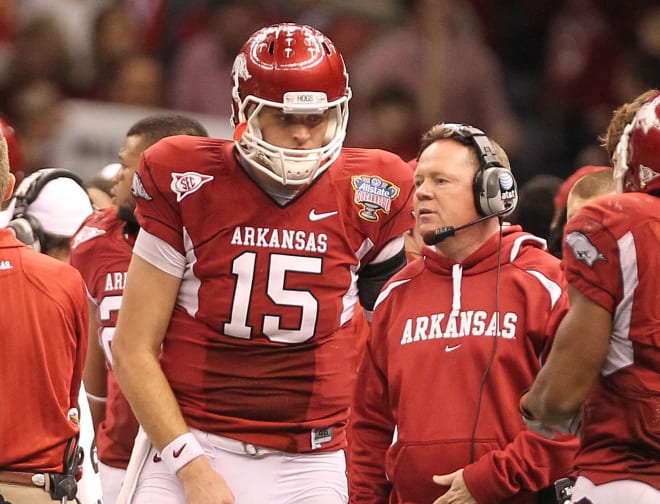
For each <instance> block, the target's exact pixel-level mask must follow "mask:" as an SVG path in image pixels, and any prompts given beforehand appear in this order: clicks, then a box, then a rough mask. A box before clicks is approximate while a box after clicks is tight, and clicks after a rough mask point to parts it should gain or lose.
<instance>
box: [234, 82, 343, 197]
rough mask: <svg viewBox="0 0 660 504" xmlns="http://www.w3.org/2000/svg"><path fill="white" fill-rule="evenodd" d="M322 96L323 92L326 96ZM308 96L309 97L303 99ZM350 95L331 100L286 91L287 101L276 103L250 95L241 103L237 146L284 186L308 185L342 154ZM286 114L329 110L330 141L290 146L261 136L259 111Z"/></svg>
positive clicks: (261, 170)
mask: <svg viewBox="0 0 660 504" xmlns="http://www.w3.org/2000/svg"><path fill="white" fill-rule="evenodd" d="M320 95H323V96H322V98H321V97H320ZM303 96H305V97H306V99H305V100H302V99H301V98H302V97H303ZM349 98H350V92H349V94H348V96H345V97H342V98H341V99H339V100H335V101H334V102H330V103H328V102H327V100H326V99H325V94H324V93H286V94H285V96H284V99H285V102H286V103H284V104H281V103H274V102H270V101H267V100H263V99H260V98H256V97H254V96H248V97H246V99H245V100H244V101H243V102H242V103H241V104H240V108H239V114H238V115H239V127H240V126H241V125H242V124H245V126H244V131H243V132H242V134H241V135H240V138H237V139H236V147H237V149H238V151H239V153H240V154H241V156H242V157H243V158H244V159H245V160H246V161H247V162H248V163H250V165H251V166H252V167H254V168H255V169H256V170H258V171H259V172H261V173H264V174H265V175H267V176H268V177H270V178H271V179H273V180H275V181H276V182H279V183H280V184H283V185H305V184H309V183H310V182H311V181H312V180H314V179H315V178H316V177H318V176H319V175H320V174H321V173H323V171H325V170H326V169H327V168H328V167H329V166H330V165H331V164H332V163H333V162H334V161H335V160H336V159H337V157H338V156H339V153H340V152H341V148H342V145H343V143H344V139H345V137H346V126H347V124H348V100H349ZM264 106H269V107H275V108H280V109H282V111H283V112H285V113H300V114H310V113H320V112H324V111H325V110H328V111H329V121H328V127H327V131H326V135H325V138H326V142H327V143H326V144H325V145H323V146H322V147H319V148H317V149H307V150H304V151H301V150H299V149H287V148H284V147H278V146H276V145H273V144H271V143H269V142H266V141H265V140H264V139H263V138H262V135H261V129H260V126H259V111H260V110H261V109H262V108H263V107H264Z"/></svg>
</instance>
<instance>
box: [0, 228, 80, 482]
mask: <svg viewBox="0 0 660 504" xmlns="http://www.w3.org/2000/svg"><path fill="white" fill-rule="evenodd" d="M0 291H2V293H3V298H2V302H1V303H0V335H1V336H0V356H1V358H2V365H0V390H1V391H2V392H1V393H0V394H1V403H0V448H1V449H0V468H2V469H3V470H11V471H26V472H42V471H54V472H62V471H63V462H64V452H65V449H66V447H67V443H68V442H69V440H70V439H71V438H73V437H74V436H75V435H76V434H77V433H78V431H79V429H78V425H77V424H76V423H74V422H73V421H71V420H69V415H68V413H69V409H70V408H74V407H77V405H78V392H79V390H80V382H81V380H82V370H83V366H84V364H85V355H86V353H87V321H88V318H87V317H88V306H87V297H86V295H85V286H84V284H83V281H82V278H80V274H79V273H78V272H77V271H76V270H75V269H74V268H72V267H71V266H69V265H68V264H65V263H63V262H61V261H58V260H56V259H53V258H52V257H48V256H46V255H45V254H39V253H37V252H34V251H33V250H30V249H29V248H28V247H27V246H25V245H24V244H23V243H20V242H19V241H18V240H17V239H16V238H15V237H14V235H13V233H12V232H11V231H10V230H8V229H0Z"/></svg>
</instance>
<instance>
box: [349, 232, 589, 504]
mask: <svg viewBox="0 0 660 504" xmlns="http://www.w3.org/2000/svg"><path fill="white" fill-rule="evenodd" d="M503 233H504V235H503V237H502V242H501V247H502V250H501V258H500V259H498V248H499V247H500V237H499V234H495V235H494V236H493V237H492V238H491V239H489V240H488V241H487V242H486V243H485V244H484V245H483V246H482V247H481V248H480V249H478V250H477V251H476V252H474V253H473V254H472V255H471V256H470V257H468V258H467V259H465V260H464V261H463V263H462V264H457V263H454V262H453V261H451V260H449V259H447V258H445V257H443V256H440V255H438V254H437V253H436V252H435V250H434V249H431V248H428V247H426V248H425V250H424V258H423V259H421V260H418V261H415V262H413V263H411V264H410V265H408V266H407V267H406V268H404V269H403V270H402V271H400V272H399V273H398V274H397V275H395V276H394V277H393V278H392V279H391V280H390V282H389V283H388V284H387V286H386V287H385V288H384V289H383V291H382V293H381V296H380V298H379V301H378V303H377V306H376V310H375V313H374V320H373V324H372V330H371V334H370V337H369V345H368V349H367V354H366V356H365V360H364V362H363V364H362V367H361V370H360V377H359V382H358V388H357V395H356V404H355V410H354V415H353V417H352V420H351V421H352V422H353V431H352V434H351V436H352V446H351V474H349V479H350V486H351V502H354V503H367V502H368V503H383V502H388V498H389V502H390V503H404V502H406V503H409V502H433V500H434V499H436V498H437V497H439V496H440V495H442V494H443V493H445V492H446V490H447V488H446V487H439V486H437V485H435V484H434V483H433V481H432V476H433V475H434V474H446V473H451V472H454V471H456V470H457V469H460V468H465V472H464V478H465V482H466V485H467V487H468V489H469V491H470V493H471V494H472V496H473V497H474V498H475V499H476V500H477V502H479V504H485V503H496V502H508V503H513V502H516V503H518V502H536V501H535V495H534V493H535V492H536V491H537V490H539V489H541V488H543V487H545V486H548V485H550V484H551V483H552V482H553V481H554V480H555V479H557V478H560V477H562V476H564V475H566V474H568V473H569V472H570V468H571V463H572V460H573V456H574V455H575V452H576V449H577V440H576V439H575V438H573V437H568V436H562V437H561V438H558V439H555V440H553V441H550V440H548V439H545V438H543V437H541V436H539V435H537V434H536V433H534V432H532V431H529V430H526V429H525V426H524V423H523V422H522V420H521V417H520V414H519V413H518V409H517V401H518V397H519V396H520V394H521V392H522V391H523V390H524V389H525V388H527V387H529V386H530V385H531V384H532V382H533V381H534V377H535V375H536V374H537V372H538V371H539V369H540V359H541V356H542V355H544V354H545V353H546V352H547V350H548V347H549V344H550V342H551V339H552V336H553V335H554V333H555V330H556V328H557V325H558V324H559V322H560V320H561V318H562V317H563V316H564V314H565V313H566V311H567V308H568V301H567V297H566V294H565V293H564V292H563V291H562V285H563V280H562V274H561V271H560V267H559V261H558V260H557V259H556V258H554V257H553V256H551V255H550V254H548V253H546V252H545V251H543V250H542V247H543V241H542V240H540V239H538V238H536V237H534V236H532V235H530V234H527V233H523V232H521V228H520V227H518V226H511V227H508V228H505V229H504V231H503ZM498 263H500V265H499V267H498ZM497 312H499V317H498V316H497ZM498 325H499V328H498ZM491 359H492V363H491ZM482 380H484V385H483V389H482V390H480V384H481V382H482ZM475 425H476V427H475ZM395 426H396V430H397V434H398V435H397V439H396V441H395V442H394V444H391V443H392V441H391V440H392V436H393V432H394V430H395ZM472 452H474V458H475V460H471V458H472V456H471V453H472Z"/></svg>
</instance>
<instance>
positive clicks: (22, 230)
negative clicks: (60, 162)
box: [7, 168, 85, 252]
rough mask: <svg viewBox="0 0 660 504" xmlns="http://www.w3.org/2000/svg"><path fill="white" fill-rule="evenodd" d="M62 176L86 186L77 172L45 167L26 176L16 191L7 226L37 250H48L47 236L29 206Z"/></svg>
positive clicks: (21, 239) (17, 236)
mask: <svg viewBox="0 0 660 504" xmlns="http://www.w3.org/2000/svg"><path fill="white" fill-rule="evenodd" d="M61 177H65V178H70V179H73V180H74V181H75V182H76V183H77V184H78V185H79V186H80V187H82V188H83V189H84V188H85V187H84V185H83V181H82V179H81V178H80V177H79V176H78V175H76V174H75V173H73V172H70V171H69V170H64V169H60V168H45V169H42V170H38V171H36V172H34V173H32V174H31V175H29V176H27V177H25V178H24V179H23V180H22V181H21V183H20V184H19V186H18V187H17V188H16V191H15V192H14V198H15V200H16V202H15V204H14V212H13V214H12V218H11V221H10V222H9V224H7V227H8V228H10V229H13V231H14V233H15V234H16V238H18V239H19V240H20V241H22V242H23V243H25V244H26V245H29V246H30V247H31V248H32V249H34V250H35V251H37V252H46V237H45V232H44V230H43V228H42V227H41V224H40V223H39V221H38V220H37V219H36V218H35V217H34V216H32V215H29V213H28V211H29V207H30V205H31V204H32V203H33V202H34V201H35V200H36V199H37V197H38V196H39V193H40V192H41V190H42V189H43V188H44V187H45V186H46V184H48V183H49V182H50V181H52V180H54V179H57V178H61Z"/></svg>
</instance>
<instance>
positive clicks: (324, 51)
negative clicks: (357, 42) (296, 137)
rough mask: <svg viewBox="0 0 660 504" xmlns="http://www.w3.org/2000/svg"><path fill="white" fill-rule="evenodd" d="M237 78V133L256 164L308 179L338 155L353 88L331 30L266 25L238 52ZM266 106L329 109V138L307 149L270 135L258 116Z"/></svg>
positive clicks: (281, 175)
mask: <svg viewBox="0 0 660 504" xmlns="http://www.w3.org/2000/svg"><path fill="white" fill-rule="evenodd" d="M232 79H233V82H234V87H233V91H232V99H233V112H232V124H233V125H234V126H235V128H236V131H235V135H234V139H235V141H236V146H237V148H238V151H239V153H240V154H241V156H242V157H243V158H244V159H245V160H246V161H247V162H249V163H250V165H251V166H252V167H254V168H255V169H257V170H259V171H260V172H262V173H266V174H267V175H268V176H269V177H271V178H272V179H274V180H276V181H278V182H280V183H282V184H285V185H286V184H289V185H302V184H306V183H309V182H310V181H311V180H312V179H314V178H315V177H316V176H318V175H319V174H320V173H322V172H323V170H325V169H326V168H327V167H328V166H329V165H330V164H331V163H332V162H333V161H334V160H335V159H337V156H338V155H339V152H340V151H341V147H342V144H343V142H344V138H345V136H346V125H347V122H348V100H349V99H350V97H351V90H350V88H349V87H348V74H347V73H346V67H345V65H344V60H343V59H342V57H341V54H339V52H338V51H337V49H335V46H334V44H333V43H332V41H330V39H328V38H327V37H326V36H325V35H323V34H322V33H321V32H319V31H318V30H316V29H314V28H312V27H310V26H305V25H299V24H293V23H283V24H277V25H272V26H268V27H266V28H262V29H260V30H258V31H256V32H255V33H254V34H252V36H251V37H250V39H249V40H248V41H247V42H246V43H245V45H244V46H243V48H242V49H241V51H240V52H239V54H238V56H236V59H235V60H234V66H233V68H232ZM264 106H268V107H276V108H279V109H281V110H282V111H283V112H284V113H286V114H320V113H324V112H325V111H328V112H329V114H330V120H329V123H328V130H327V132H326V144H325V145H324V146H323V147H321V148H318V149H308V150H304V151H301V150H296V149H286V148H282V147H278V146H276V145H273V144H271V143H268V142H266V141H264V140H263V138H262V135H261V130H260V127H259V117H258V116H259V111H260V110H261V109H262V108H263V107H264Z"/></svg>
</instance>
